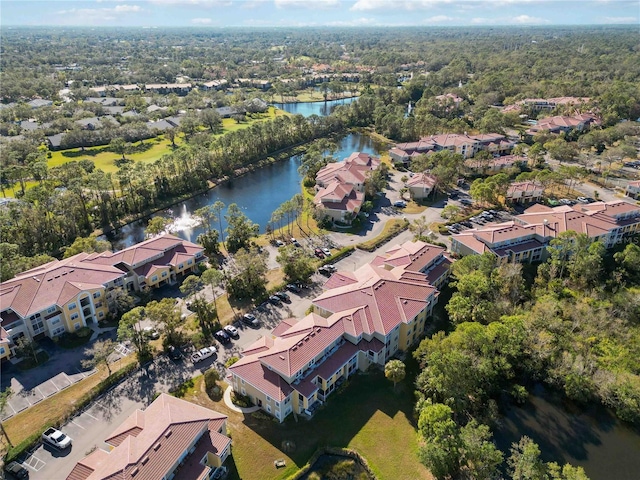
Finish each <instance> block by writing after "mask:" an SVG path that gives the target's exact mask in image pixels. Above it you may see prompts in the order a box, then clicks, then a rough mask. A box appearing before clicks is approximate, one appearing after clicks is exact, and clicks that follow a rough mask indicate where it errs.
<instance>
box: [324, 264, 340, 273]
mask: <svg viewBox="0 0 640 480" xmlns="http://www.w3.org/2000/svg"><path fill="white" fill-rule="evenodd" d="M325 268H326V269H327V270H329V271H330V272H331V273H333V272H337V271H338V269H337V268H336V266H335V265H333V264H332V263H327V264H326V265H325Z"/></svg>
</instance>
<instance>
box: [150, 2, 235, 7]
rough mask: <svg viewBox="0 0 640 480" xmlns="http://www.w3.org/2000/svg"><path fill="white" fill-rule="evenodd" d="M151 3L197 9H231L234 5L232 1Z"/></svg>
mask: <svg viewBox="0 0 640 480" xmlns="http://www.w3.org/2000/svg"><path fill="white" fill-rule="evenodd" d="M149 3H154V4H156V5H187V6H188V5H191V6H196V7H207V8H213V7H229V6H231V5H232V4H233V2H232V1H231V0H149Z"/></svg>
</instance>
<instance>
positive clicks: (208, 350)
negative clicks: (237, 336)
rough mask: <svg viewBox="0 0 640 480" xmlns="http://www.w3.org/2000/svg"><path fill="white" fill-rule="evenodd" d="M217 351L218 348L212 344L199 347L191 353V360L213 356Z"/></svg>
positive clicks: (195, 360) (194, 361)
mask: <svg viewBox="0 0 640 480" xmlns="http://www.w3.org/2000/svg"><path fill="white" fill-rule="evenodd" d="M217 351H218V349H217V348H216V347H213V346H211V347H204V348H201V349H200V350H198V351H197V352H196V353H193V354H191V361H192V362H193V363H198V362H201V361H203V360H206V359H207V358H209V357H211V356H213V355H214V354H215V353H216V352H217Z"/></svg>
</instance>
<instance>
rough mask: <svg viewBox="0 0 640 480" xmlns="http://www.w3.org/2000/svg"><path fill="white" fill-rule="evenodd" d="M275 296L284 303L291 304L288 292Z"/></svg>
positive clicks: (278, 293)
mask: <svg viewBox="0 0 640 480" xmlns="http://www.w3.org/2000/svg"><path fill="white" fill-rule="evenodd" d="M275 295H276V297H278V298H279V299H280V300H282V301H283V302H286V303H291V299H290V298H289V295H287V294H286V292H276V293H275Z"/></svg>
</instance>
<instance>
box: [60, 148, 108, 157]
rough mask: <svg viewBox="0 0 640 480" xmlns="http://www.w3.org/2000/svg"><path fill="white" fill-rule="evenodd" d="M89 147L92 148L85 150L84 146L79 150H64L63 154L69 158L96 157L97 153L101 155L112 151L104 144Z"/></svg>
mask: <svg viewBox="0 0 640 480" xmlns="http://www.w3.org/2000/svg"><path fill="white" fill-rule="evenodd" d="M87 148H90V149H89V150H87V149H84V150H83V149H82V148H80V149H78V150H75V149H74V150H71V151H66V152H62V156H63V157H67V158H77V157H95V156H97V155H100V154H101V153H104V152H109V151H110V150H109V147H108V146H104V147H101V148H96V147H87Z"/></svg>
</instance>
